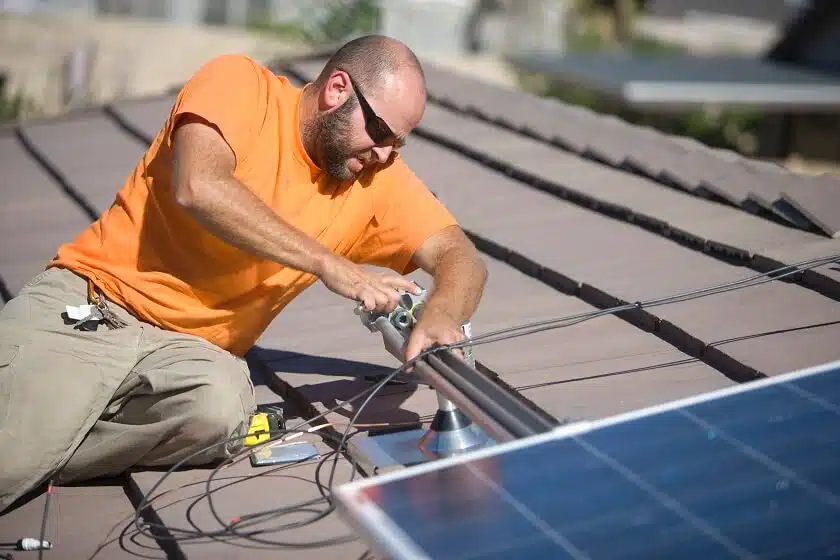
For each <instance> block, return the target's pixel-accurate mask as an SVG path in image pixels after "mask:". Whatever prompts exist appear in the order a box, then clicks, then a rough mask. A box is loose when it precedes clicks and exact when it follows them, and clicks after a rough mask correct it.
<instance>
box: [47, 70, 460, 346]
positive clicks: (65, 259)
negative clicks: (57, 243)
mask: <svg viewBox="0 0 840 560" xmlns="http://www.w3.org/2000/svg"><path fill="white" fill-rule="evenodd" d="M301 92H302V91H301V89H299V88H296V87H294V86H293V85H292V84H291V83H290V82H289V81H288V80H287V79H286V78H284V77H281V76H277V75H275V74H274V73H272V72H271V71H270V70H268V69H267V68H265V67H263V66H262V65H260V64H258V63H256V62H255V61H253V60H252V59H250V58H248V57H246V56H242V55H224V56H220V57H217V58H214V59H213V60H211V61H210V62H208V63H207V64H205V65H204V66H203V67H202V68H201V69H199V71H198V72H197V73H196V74H195V75H193V76H192V77H191V78H190V80H189V81H188V82H187V84H186V85H185V86H184V88H183V89H182V90H181V91H180V93H179V94H178V96H177V99H176V101H175V103H174V106H173V107H172V110H171V112H170V114H169V117H168V118H167V120H166V122H165V123H164V125H163V127H162V129H161V131H160V132H159V133H158V135H157V137H156V138H155V140H154V142H153V143H152V145H151V146H150V148H149V149H148V151H147V152H146V153H145V155H144V156H143V157H142V158H141V160H140V162H139V163H138V165H137V167H136V168H135V169H134V171H133V172H132V173H131V174H130V175H129V177H128V179H127V180H126V183H125V185H124V186H123V187H122V189H121V190H120V191H119V192H118V194H117V196H116V199H115V201H114V203H113V204H112V206H111V207H110V208H109V209H108V210H107V211H106V212H104V213H103V214H102V216H101V217H100V218H99V219H98V220H97V221H96V222H94V223H93V224H92V225H91V226H90V227H88V228H87V229H86V230H84V231H83V232H82V233H81V234H80V235H79V236H78V237H77V238H76V239H75V240H74V241H72V242H70V243H67V244H64V245H62V246H61V247H60V248H59V249H58V252H57V255H56V257H55V258H54V260H53V261H52V262H51V263H50V266H61V267H66V268H69V269H72V270H75V271H77V272H78V273H80V274H82V275H84V276H86V277H88V278H90V279H91V280H92V281H93V282H94V283H95V284H96V285H97V286H98V287H99V288H100V289H101V290H102V291H103V292H104V293H105V294H106V295H107V296H108V297H110V298H111V299H113V300H114V301H116V302H117V303H119V304H120V305H122V306H124V307H126V308H127V309H128V310H130V311H131V312H132V313H134V314H135V315H136V316H137V317H138V318H140V319H142V320H145V321H147V322H149V323H152V324H155V325H158V326H160V327H162V328H165V329H170V330H174V331H178V332H184V333H190V334H194V335H197V336H200V337H203V338H205V339H207V340H209V341H210V342H213V343H214V344H216V345H218V346H220V347H222V348H224V349H227V350H229V351H230V352H232V353H234V354H237V355H240V356H241V355H243V354H244V353H245V352H247V351H248V349H249V348H251V346H253V344H254V343H255V342H256V341H257V339H258V338H259V337H260V335H261V333H262V332H263V331H264V330H265V328H266V327H267V326H268V325H269V323H271V321H272V320H273V319H274V317H275V316H276V315H277V314H278V313H279V312H280V311H281V310H282V309H283V308H284V307H285V306H286V305H287V304H288V303H289V302H290V301H291V300H292V299H293V298H294V297H295V296H297V295H298V294H300V293H301V292H302V291H303V290H304V289H305V288H307V287H308V286H310V285H311V284H312V283H314V282H315V281H316V280H317V278H316V277H314V276H313V275H310V274H307V273H304V272H301V271H298V270H295V269H292V268H288V267H285V266H283V265H281V264H278V263H275V262H271V261H266V260H264V259H261V258H259V257H256V256H254V255H251V254H250V253H246V252H245V251H242V250H239V249H237V248H235V247H233V246H231V245H229V244H227V243H225V242H224V241H222V240H221V239H220V238H218V237H216V236H215V235H213V234H212V233H210V232H209V231H207V230H206V229H204V228H203V227H202V226H201V225H200V224H199V223H198V222H197V221H196V220H195V219H194V218H192V217H191V216H190V215H189V214H188V213H187V212H186V211H185V210H184V209H182V208H181V207H180V206H179V205H178V204H177V203H176V202H175V199H174V196H173V192H172V185H171V157H172V151H171V148H172V145H171V138H172V132H173V125H174V124H175V123H176V120H177V119H178V117H179V116H180V115H182V114H184V113H193V114H196V115H198V116H200V117H202V118H203V119H205V120H207V121H209V122H210V123H212V124H214V125H215V126H216V127H218V130H219V131H220V132H221V134H222V135H223V137H224V139H225V140H226V142H227V143H228V144H229V145H230V147H231V148H232V150H233V152H234V153H235V155H236V169H235V172H234V174H235V176H236V178H237V179H239V180H240V181H241V182H242V183H243V184H245V185H246V186H247V187H248V188H250V189H251V190H252V191H253V192H254V193H255V194H256V195H257V196H258V197H259V198H260V199H262V200H263V201H264V202H265V203H266V204H268V205H269V206H270V207H271V208H272V209H273V210H274V211H275V212H276V213H277V214H279V215H280V216H281V217H282V218H283V219H284V220H286V221H287V222H288V223H290V224H292V225H294V226H296V227H297V228H299V229H301V230H302V231H303V232H305V233H306V234H308V235H310V236H312V237H313V238H315V239H317V240H318V241H319V242H320V243H322V244H323V245H325V246H326V247H327V248H329V249H330V250H332V251H334V252H335V253H338V254H340V255H344V256H346V257H347V258H349V259H350V260H352V261H354V262H357V263H360V264H371V265H376V266H381V267H386V268H390V269H393V270H394V271H397V272H398V273H401V274H408V273H409V272H411V271H413V270H415V268H416V267H415V266H414V265H413V264H412V261H411V258H412V256H413V254H414V252H415V250H416V249H417V248H418V247H419V246H420V245H421V244H422V243H423V241H424V240H426V239H427V238H428V237H429V236H431V235H433V234H434V233H436V232H438V231H440V230H441V229H443V228H444V227H447V226H450V225H453V224H455V223H456V222H455V220H454V218H453V217H452V215H451V214H450V213H449V212H448V211H447V210H446V208H445V207H444V206H443V205H442V204H441V203H440V202H439V201H438V200H437V199H436V198H435V197H434V195H432V193H431V192H430V191H429V190H428V189H427V188H426V187H425V186H424V185H423V184H422V183H421V181H420V180H419V179H418V178H417V177H416V176H415V175H414V173H412V171H411V170H410V169H409V168H408V167H407V166H406V165H405V163H404V162H403V161H402V160H400V159H396V160H395V161H393V163H391V164H390V165H388V166H386V167H383V168H381V169H379V170H377V172H376V173H375V174H373V176H372V177H367V178H365V179H360V180H359V181H356V182H355V183H354V184H352V185H351V186H350V187H349V188H346V189H336V188H335V187H336V186H337V181H336V180H334V179H332V178H330V177H329V176H327V175H326V174H324V173H322V172H321V170H320V169H319V168H318V167H317V166H316V165H315V164H314V163H313V162H312V160H311V159H310V158H309V157H308V155H307V153H306V151H305V150H304V149H303V144H302V142H301V139H300V133H299V127H298V124H299V119H298V104H299V101H300V97H301Z"/></svg>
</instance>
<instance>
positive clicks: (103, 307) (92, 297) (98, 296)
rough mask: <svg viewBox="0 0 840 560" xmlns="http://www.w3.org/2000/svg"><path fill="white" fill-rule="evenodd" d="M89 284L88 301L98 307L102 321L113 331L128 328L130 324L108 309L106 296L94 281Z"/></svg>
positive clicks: (89, 281)
mask: <svg viewBox="0 0 840 560" xmlns="http://www.w3.org/2000/svg"><path fill="white" fill-rule="evenodd" d="M87 284H88V285H87V291H88V300H89V301H90V303H91V304H93V305H95V306H96V308H97V309H98V310H99V311H100V313H102V320H103V321H105V323H106V324H107V325H108V326H109V327H111V328H112V329H120V328H123V327H127V326H128V323H126V322H125V321H123V320H122V319H120V318H119V317H118V316H117V314H116V313H114V312H113V311H111V308H109V307H108V304H107V302H106V300H105V296H104V295H103V294H102V292H101V291H100V290H99V289H98V288H97V287H96V285H95V284H94V283H93V281H92V280H90V279H88V281H87Z"/></svg>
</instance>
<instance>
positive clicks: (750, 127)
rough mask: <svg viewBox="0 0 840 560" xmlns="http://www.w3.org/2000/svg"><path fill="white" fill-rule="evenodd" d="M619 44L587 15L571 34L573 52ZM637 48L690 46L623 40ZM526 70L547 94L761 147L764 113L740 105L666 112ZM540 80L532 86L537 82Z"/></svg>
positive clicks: (728, 143)
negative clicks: (638, 106) (535, 76)
mask: <svg viewBox="0 0 840 560" xmlns="http://www.w3.org/2000/svg"><path fill="white" fill-rule="evenodd" d="M610 48H615V47H614V45H611V44H609V43H608V42H607V41H605V40H604V39H603V38H602V37H601V35H600V34H599V32H598V30H597V26H595V25H592V24H591V21H584V22H582V24H581V25H579V26H578V27H577V29H576V30H573V31H572V32H571V33H570V34H569V37H568V42H567V50H568V51H569V52H602V51H604V50H607V49H610ZM620 48H623V49H626V50H627V51H628V52H630V53H632V54H639V55H646V56H669V55H679V54H683V53H684V52H685V49H684V48H683V47H681V46H680V45H674V44H669V43H666V42H663V41H659V40H657V39H653V38H648V37H631V38H630V40H629V41H628V42H627V43H626V44H625V45H623V46H622V47H620ZM532 78H533V77H531V76H525V75H523V76H521V83H522V85H523V87H524V88H525V89H530V90H532V91H535V92H536V93H539V94H541V95H544V96H546V97H554V98H557V99H560V100H562V101H563V102H565V103H569V104H573V105H579V106H583V107H587V108H589V109H592V110H593V111H596V112H599V113H603V114H611V115H615V116H617V117H619V118H621V119H623V120H625V121H628V122H631V123H634V124H638V125H643V126H652V127H654V128H657V129H659V130H662V131H663V132H666V133H669V134H676V135H680V136H687V137H691V138H694V139H696V140H698V141H700V142H703V143H704V144H706V145H709V146H713V147H717V148H725V149H731V150H735V151H738V152H741V153H744V154H747V155H751V154H753V153H754V151H755V149H756V147H757V138H758V134H759V130H760V128H761V127H762V124H763V118H762V116H761V113H759V112H758V111H755V110H749V109H739V108H706V107H704V108H699V109H696V110H690V111H685V112H682V113H679V114H663V113H662V112H660V111H656V110H655V109H654V110H642V109H635V108H632V107H628V106H626V105H622V104H620V103H618V102H616V101H614V100H612V99H610V98H607V97H606V96H604V95H602V94H600V93H598V92H597V91H593V90H588V89H585V88H577V87H573V86H568V85H564V84H557V83H553V82H551V81H550V80H547V79H544V80H536V81H534V80H533V79H532ZM533 83H537V84H538V85H536V86H532V85H531V84H533Z"/></svg>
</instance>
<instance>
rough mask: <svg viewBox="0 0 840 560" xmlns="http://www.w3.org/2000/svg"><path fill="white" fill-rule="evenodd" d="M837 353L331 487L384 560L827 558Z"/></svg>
mask: <svg viewBox="0 0 840 560" xmlns="http://www.w3.org/2000/svg"><path fill="white" fill-rule="evenodd" d="M838 413H840V362H838V363H834V364H829V365H827V366H823V367H820V368H812V369H809V370H806V371H801V372H796V373H792V374H787V375H784V376H779V377H777V378H773V379H770V380H762V381H758V382H753V383H751V384H749V385H746V386H740V387H736V388H733V389H725V390H722V391H716V392H713V393H710V394H708V395H704V396H701V397H697V398H692V399H684V400H682V401H677V402H675V403H671V404H669V405H666V406H662V407H655V408H651V409H646V410H643V411H639V412H635V413H631V414H627V415H622V416H617V417H614V418H610V419H607V420H604V421H601V422H593V423H589V424H585V423H584V424H580V425H577V426H564V427H560V428H558V429H557V430H555V431H554V432H552V433H550V434H543V435H540V436H535V437H532V438H527V439H524V440H520V441H518V442H513V443H510V444H504V445H499V446H496V447H494V448H491V449H489V450H483V451H478V452H475V453H470V454H467V455H464V456H462V457H459V458H453V459H443V460H439V461H436V462H433V463H429V464H425V465H420V466H416V467H411V468H407V469H404V470H402V471H399V472H396V473H390V474H387V475H382V476H378V477H374V478H371V479H367V480H362V481H359V482H354V483H351V484H348V485H345V486H343V487H341V488H339V489H338V492H337V496H338V498H339V502H340V506H341V509H342V511H343V512H344V514H345V515H346V516H347V518H348V519H349V520H351V522H353V523H354V524H355V525H356V526H357V527H358V528H359V529H360V530H361V531H362V532H363V533H365V534H366V535H368V536H369V537H370V540H371V542H372V543H373V544H374V545H375V546H377V547H378V548H380V549H381V550H382V552H384V553H385V554H387V555H389V556H391V557H393V558H424V557H426V558H436V559H438V558H440V559H459V560H460V559H472V558H475V559H486V558H595V559H601V558H609V559H613V558H616V559H617V558H622V559H623V558H680V559H693V558H697V559H707V558H779V559H781V558H791V559H793V558H796V559H804V558H832V557H840V414H838Z"/></svg>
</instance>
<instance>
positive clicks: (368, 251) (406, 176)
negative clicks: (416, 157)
mask: <svg viewBox="0 0 840 560" xmlns="http://www.w3.org/2000/svg"><path fill="white" fill-rule="evenodd" d="M373 186H374V188H375V189H376V192H375V194H374V196H375V202H374V216H373V219H372V220H371V223H370V224H369V226H368V229H367V231H366V232H365V234H364V235H363V236H362V239H360V242H359V243H358V245H357V247H356V249H355V251H354V254H353V255H352V257H351V258H353V260H355V261H356V262H359V263H363V264H370V265H374V266H381V267H385V268H390V269H391V270H394V271H396V272H397V273H399V274H410V273H411V272H414V271H415V270H416V269H417V266H416V265H414V264H413V263H412V257H413V256H414V253H415V252H416V251H417V249H419V248H420V246H421V245H422V244H423V242H425V241H426V240H427V239H428V238H430V237H431V236H433V235H435V234H436V233H438V232H440V231H441V230H443V229H445V228H447V227H449V226H453V225H457V221H456V220H455V218H454V217H453V215H452V213H451V212H450V211H449V210H448V209H447V208H446V207H445V206H444V205H443V203H442V202H441V201H440V200H438V199H437V198H436V197H435V196H434V194H432V192H431V191H429V189H428V188H427V187H426V185H424V184H423V182H422V181H421V180H420V179H419V178H418V177H417V176H416V175H415V174H414V172H413V171H412V170H411V169H409V167H408V166H407V165H406V164H405V162H403V160H401V159H397V160H395V161H394V162H393V163H392V164H391V165H390V166H389V167H388V168H387V169H385V170H382V171H380V176H378V177H377V178H376V179H375V181H374V185H373Z"/></svg>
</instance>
